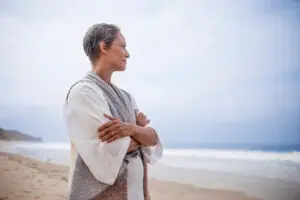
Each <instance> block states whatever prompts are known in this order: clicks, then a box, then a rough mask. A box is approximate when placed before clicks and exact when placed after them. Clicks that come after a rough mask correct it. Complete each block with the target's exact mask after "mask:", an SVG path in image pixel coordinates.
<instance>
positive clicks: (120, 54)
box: [64, 23, 162, 200]
mask: <svg viewBox="0 0 300 200" xmlns="http://www.w3.org/2000/svg"><path fill="white" fill-rule="evenodd" d="M83 48H84V51H85V54H86V55H87V56H88V58H89V60H90V61H91V68H92V70H91V71H89V72H88V73H87V74H86V75H85V76H84V77H83V78H82V79H81V80H79V81H78V82H76V83H75V84H74V85H73V86H72V87H71V88H70V90H69V92H68V94H67V97H66V103H65V106H64V116H65V123H66V127H67V130H68V133H69V137H70V141H71V144H72V146H71V151H72V159H71V160H72V163H71V167H70V175H69V176H70V178H69V184H68V193H67V199H69V200H83V199H84V200H85V199H97V200H100V199H101V200H106V199H111V200H123V199H124V200H127V199H128V200H143V199H149V193H148V187H147V163H150V164H154V163H155V162H156V161H157V160H159V159H160V158H161V157H162V146H161V143H160V140H159V137H158V134H157V133H156V131H155V130H154V129H153V128H152V127H150V126H148V125H147V124H148V122H149V121H148V119H147V118H146V116H145V115H143V114H142V113H140V112H139V109H138V106H137V105H136V103H135V100H134V99H133V97H132V96H131V95H130V94H129V93H128V92H126V91H125V90H123V89H120V88H119V87H117V86H116V85H114V84H113V83H112V82H111V77H112V74H113V72H116V71H124V70H125V69H126V60H127V59H128V58H129V53H128V51H127V50H126V42H125V39H124V37H123V35H122V33H121V32H120V29H119V28H118V27H117V26H115V25H111V24H104V23H102V24H95V25H93V26H92V27H91V28H90V29H89V30H88V31H87V32H86V34H85V36H84V39H83Z"/></svg>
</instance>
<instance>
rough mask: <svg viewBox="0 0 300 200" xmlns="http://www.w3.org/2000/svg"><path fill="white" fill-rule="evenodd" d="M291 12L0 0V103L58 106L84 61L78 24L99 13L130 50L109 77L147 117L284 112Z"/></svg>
mask: <svg viewBox="0 0 300 200" xmlns="http://www.w3.org/2000/svg"><path fill="white" fill-rule="evenodd" d="M299 19H300V7H299V3H296V1H289V0H282V1H279V0H273V1H266V0H253V1H250V0H248V1H246V0H218V1H217V0H213V1H211V0H210V1H209V0H207V1H204V0H203V1H200V0H195V1H161V0H155V1H138V0H136V1H130V0H129V1H99V0H95V1H60V0H57V1H8V0H4V1H1V2H0V28H1V31H0V46H1V49H0V54H1V59H0V66H1V73H0V88H1V98H0V105H8V106H14V105H19V106H44V107H47V108H51V109H54V110H55V109H57V110H60V109H61V107H62V105H63V102H64V97H65V94H66V92H67V89H68V87H69V86H70V85H71V84H72V83H73V82H74V81H76V80H78V79H79V78H80V77H81V76H83V75H84V74H85V73H86V72H87V71H88V70H89V69H90V65H89V61H88V59H87V57H86V56H85V55H84V52H83V49H82V38H83V35H84V33H85V31H86V30H87V28H89V27H90V26H91V25H92V24H94V23H99V22H107V23H114V24H117V25H118V26H119V27H120V28H121V30H122V33H123V34H124V36H125V38H126V40H127V45H128V50H129V52H130V54H131V58H130V59H129V61H128V64H127V70H126V71H125V72H124V73H118V74H116V75H115V76H114V77H113V81H114V82H115V83H116V84H118V85H119V86H120V87H123V88H125V89H127V90H128V91H129V92H131V93H132V94H133V96H134V97H135V98H136V101H137V102H138V104H139V107H140V108H141V109H142V110H143V111H145V112H146V113H151V114H152V116H151V117H152V118H154V119H153V120H154V121H155V119H158V118H159V117H160V116H165V117H167V118H169V119H174V120H175V121H180V120H181V119H186V118H187V117H192V118H193V119H194V121H197V120H199V121H205V122H208V123H212V124H213V123H214V122H218V123H226V122H230V123H239V122H240V123H245V122H247V121H249V122H250V121H251V122H252V121H259V120H271V119H274V118H278V117H280V116H282V115H286V118H285V119H286V120H288V119H289V117H292V118H293V119H294V118H295V115H296V117H297V116H299V115H298V113H300V103H299V102H300V56H299V55H300V45H299V44H300V39H299V35H300V23H299V22H300V20H299ZM290 115H291V116H290ZM299 120H300V119H299ZM294 121H295V120H294ZM296 123H297V122H296V121H295V122H293V124H292V125H294V126H295V127H298V128H299V126H298V125H297V124H296ZM170 125H171V124H170ZM249 128H250V127H249ZM252 128H254V127H252ZM254 129H255V128H254ZM298 130H300V129H298ZM282 134H284V133H282ZM299 135H300V133H299ZM294 137H295V134H294ZM299 138H300V137H299ZM299 141H300V140H299Z"/></svg>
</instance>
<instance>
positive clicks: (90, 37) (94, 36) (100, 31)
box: [83, 23, 120, 63]
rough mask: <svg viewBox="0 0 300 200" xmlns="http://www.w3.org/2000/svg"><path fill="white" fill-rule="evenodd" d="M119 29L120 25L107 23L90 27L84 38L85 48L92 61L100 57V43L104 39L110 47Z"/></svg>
mask: <svg viewBox="0 0 300 200" xmlns="http://www.w3.org/2000/svg"><path fill="white" fill-rule="evenodd" d="M119 31H120V28H119V27H118V26H116V25H113V24H106V23H100V24H94V25H93V26H92V27H90V28H89V29H88V31H87V32H86V34H85V36H84V38H83V49H84V52H85V54H86V55H87V56H88V57H89V59H90V61H91V62H92V63H95V61H97V59H99V57H100V47H99V43H100V42H101V41H103V42H105V44H106V45H107V48H110V47H111V44H112V42H113V41H114V40H115V39H116V37H117V34H118V32H119Z"/></svg>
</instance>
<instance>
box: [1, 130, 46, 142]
mask: <svg viewBox="0 0 300 200" xmlns="http://www.w3.org/2000/svg"><path fill="white" fill-rule="evenodd" d="M0 140H5V141H29V142H43V140H42V138H39V137H33V136H31V135H28V134H25V133H21V132H19V131H16V130H6V129H3V128H0Z"/></svg>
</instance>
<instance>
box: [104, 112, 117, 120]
mask: <svg viewBox="0 0 300 200" xmlns="http://www.w3.org/2000/svg"><path fill="white" fill-rule="evenodd" d="M103 116H104V117H106V118H107V119H109V120H112V121H121V120H120V119H119V118H117V117H113V116H110V115H107V114H105V113H104V114H103Z"/></svg>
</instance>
